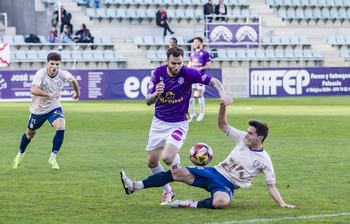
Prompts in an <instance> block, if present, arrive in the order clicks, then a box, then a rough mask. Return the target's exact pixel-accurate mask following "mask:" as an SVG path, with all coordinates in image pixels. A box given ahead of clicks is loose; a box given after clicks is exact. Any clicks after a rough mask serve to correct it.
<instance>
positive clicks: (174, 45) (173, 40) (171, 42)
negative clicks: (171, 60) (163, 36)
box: [169, 37, 177, 48]
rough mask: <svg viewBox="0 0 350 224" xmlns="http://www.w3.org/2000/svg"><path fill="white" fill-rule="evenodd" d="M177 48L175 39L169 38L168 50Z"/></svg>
mask: <svg viewBox="0 0 350 224" xmlns="http://www.w3.org/2000/svg"><path fill="white" fill-rule="evenodd" d="M176 46H177V39H176V38H175V37H172V38H170V40H169V48H172V47H176Z"/></svg>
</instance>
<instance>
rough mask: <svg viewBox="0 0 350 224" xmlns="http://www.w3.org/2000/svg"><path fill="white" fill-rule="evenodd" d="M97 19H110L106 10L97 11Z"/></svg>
mask: <svg viewBox="0 0 350 224" xmlns="http://www.w3.org/2000/svg"><path fill="white" fill-rule="evenodd" d="M96 17H98V18H101V19H105V18H108V16H107V14H106V11H105V9H104V8H98V9H96Z"/></svg>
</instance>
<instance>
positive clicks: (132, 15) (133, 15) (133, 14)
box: [126, 8, 138, 19]
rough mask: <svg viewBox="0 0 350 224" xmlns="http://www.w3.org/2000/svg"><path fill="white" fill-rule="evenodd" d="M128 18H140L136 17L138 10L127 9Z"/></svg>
mask: <svg viewBox="0 0 350 224" xmlns="http://www.w3.org/2000/svg"><path fill="white" fill-rule="evenodd" d="M126 16H127V18H131V19H134V18H138V16H137V15H136V10H135V9H134V8H127V9H126Z"/></svg>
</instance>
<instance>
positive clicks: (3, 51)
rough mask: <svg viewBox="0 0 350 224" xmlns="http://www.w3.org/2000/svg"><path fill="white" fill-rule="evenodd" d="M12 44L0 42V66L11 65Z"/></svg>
mask: <svg viewBox="0 0 350 224" xmlns="http://www.w3.org/2000/svg"><path fill="white" fill-rule="evenodd" d="M10 56H11V52H10V45H8V44H0V67H6V66H9V65H10Z"/></svg>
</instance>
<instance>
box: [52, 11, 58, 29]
mask: <svg viewBox="0 0 350 224" xmlns="http://www.w3.org/2000/svg"><path fill="white" fill-rule="evenodd" d="M57 25H58V14H57V12H54V13H53V15H52V19H51V26H55V27H57Z"/></svg>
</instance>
